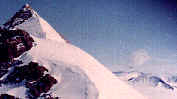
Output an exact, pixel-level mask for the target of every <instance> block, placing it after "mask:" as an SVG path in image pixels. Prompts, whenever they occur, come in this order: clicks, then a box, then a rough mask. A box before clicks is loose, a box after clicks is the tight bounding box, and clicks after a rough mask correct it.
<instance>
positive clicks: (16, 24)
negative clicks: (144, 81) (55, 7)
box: [0, 5, 147, 99]
mask: <svg viewBox="0 0 177 99" xmlns="http://www.w3.org/2000/svg"><path fill="white" fill-rule="evenodd" d="M1 31H2V32H1ZM1 31H0V34H1V35H4V37H2V42H1V43H2V44H1V45H0V50H3V51H5V52H6V53H7V55H9V57H7V58H8V59H7V61H8V62H6V61H5V63H4V62H2V63H0V64H2V68H1V67H0V70H1V69H2V70H3V68H5V70H6V72H5V73H3V74H2V77H1V78H0V82H1V86H0V98H1V97H6V96H8V95H9V96H8V97H12V96H14V97H19V98H25V99H60V98H61V99H147V98H146V97H145V96H143V95H141V94H140V93H139V92H137V91H136V90H134V89H133V88H132V87H130V86H129V85H128V84H126V83H125V82H123V81H121V80H119V79H117V77H116V76H115V75H114V74H113V73H112V72H111V71H109V70H108V69H107V68H105V67H104V65H102V64H100V63H99V62H98V61H97V60H96V59H95V58H93V57H92V56H91V55H89V54H88V53H86V52H85V51H83V50H81V49H80V48H78V47H76V46H73V45H72V44H70V43H66V41H65V40H64V39H63V38H62V37H61V36H60V34H59V33H57V32H56V31H55V30H54V29H53V28H52V27H51V26H50V25H49V24H48V23H47V22H46V21H45V20H44V19H42V18H41V17H40V16H39V15H38V14H37V13H36V12H35V11H34V10H32V9H31V7H30V6H29V5H25V6H23V7H22V9H20V10H19V11H18V12H17V13H16V14H15V15H14V16H13V17H12V18H11V19H10V20H9V21H8V22H6V23H5V24H4V27H3V29H2V30H1ZM12 34H13V35H12ZM6 49H9V50H6ZM14 50H15V51H14ZM17 52H18V53H19V54H17V55H16V53H17ZM9 53H10V54H9ZM1 54H2V55H4V53H1ZM3 58H4V57H3ZM3 58H2V59H3ZM5 58H6V57H5ZM0 66H1V65H0ZM1 80H2V81H1ZM12 99H15V98H12Z"/></svg>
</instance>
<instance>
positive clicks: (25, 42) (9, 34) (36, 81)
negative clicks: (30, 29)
mask: <svg viewBox="0 0 177 99" xmlns="http://www.w3.org/2000/svg"><path fill="white" fill-rule="evenodd" d="M18 15H19V14H18V13H17V16H18ZM18 17H20V16H18ZM21 17H23V16H21ZM12 19H13V18H12ZM20 22H21V21H20ZM16 24H17V23H16ZM12 25H13V24H12ZM33 42H34V40H33V38H32V37H31V36H30V35H29V34H28V33H27V32H26V31H24V30H20V29H14V30H12V29H8V28H0V77H3V76H4V75H7V76H6V77H3V79H2V80H1V81H0V82H1V85H7V84H8V85H13V84H16V85H18V84H19V85H18V86H24V87H26V88H27V89H28V91H27V92H26V93H27V94H26V97H27V98H29V99H36V98H38V97H43V98H45V99H58V97H52V96H51V95H50V94H49V95H45V93H47V92H48V91H49V90H50V88H51V87H52V86H53V85H54V84H56V83H57V80H56V79H55V78H54V77H52V76H51V75H50V74H45V72H48V70H47V69H46V68H45V67H44V66H41V65H39V64H38V63H36V62H32V61H31V62H30V63H29V64H28V65H22V64H23V62H22V61H20V60H18V57H19V56H20V55H22V54H23V53H24V52H26V51H29V50H30V49H31V48H32V47H33ZM15 58H17V59H15ZM10 67H13V68H10ZM22 82H23V83H24V85H21V84H20V83H22ZM0 99H18V98H16V97H14V96H11V95H8V94H2V95H1V96H0Z"/></svg>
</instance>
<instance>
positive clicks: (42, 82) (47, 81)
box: [26, 74, 57, 98]
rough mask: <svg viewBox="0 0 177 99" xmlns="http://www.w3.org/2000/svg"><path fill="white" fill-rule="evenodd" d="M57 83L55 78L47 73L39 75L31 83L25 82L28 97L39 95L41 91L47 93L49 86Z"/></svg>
mask: <svg viewBox="0 0 177 99" xmlns="http://www.w3.org/2000/svg"><path fill="white" fill-rule="evenodd" d="M56 83H57V80H56V79H55V78H53V77H52V76H50V75H49V74H47V75H45V76H43V77H41V78H40V79H39V80H37V81H36V82H33V83H30V82H29V83H27V84H26V86H27V88H29V93H30V94H29V97H31V98H34V97H39V96H40V94H41V93H47V92H48V91H49V90H50V88H51V87H52V86H53V85H54V84H56Z"/></svg>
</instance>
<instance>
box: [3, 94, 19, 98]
mask: <svg viewBox="0 0 177 99" xmlns="http://www.w3.org/2000/svg"><path fill="white" fill-rule="evenodd" d="M0 99H19V98H16V97H14V96H12V95H8V94H1V95H0Z"/></svg>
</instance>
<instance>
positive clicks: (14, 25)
mask: <svg viewBox="0 0 177 99" xmlns="http://www.w3.org/2000/svg"><path fill="white" fill-rule="evenodd" d="M4 28H6V29H11V30H12V29H13V30H14V29H22V30H25V31H27V32H28V33H30V35H32V36H33V37H36V38H40V39H49V40H55V41H58V42H67V41H65V40H64V38H63V37H62V36H61V35H60V34H59V33H58V32H56V31H55V29H53V27H52V26H51V25H50V24H48V22H46V21H45V20H44V19H43V18H41V17H40V16H39V15H38V14H37V12H36V11H34V10H33V9H32V8H31V7H30V5H29V4H25V5H24V6H23V7H22V8H21V9H20V10H19V11H18V12H16V13H15V15H14V16H13V17H12V18H11V19H9V20H8V21H7V22H6V23H5V24H4Z"/></svg>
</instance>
